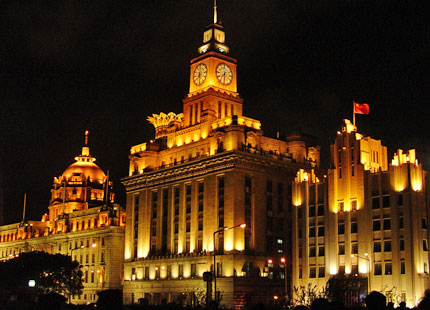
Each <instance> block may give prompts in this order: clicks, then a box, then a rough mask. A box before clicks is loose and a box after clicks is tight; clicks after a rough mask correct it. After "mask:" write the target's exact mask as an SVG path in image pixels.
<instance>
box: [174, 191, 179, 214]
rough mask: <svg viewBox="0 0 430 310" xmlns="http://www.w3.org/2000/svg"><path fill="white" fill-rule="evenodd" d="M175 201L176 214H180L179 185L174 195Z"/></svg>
mask: <svg viewBox="0 0 430 310" xmlns="http://www.w3.org/2000/svg"><path fill="white" fill-rule="evenodd" d="M173 203H174V207H175V215H176V216H177V215H179V187H175V189H174V197H173Z"/></svg>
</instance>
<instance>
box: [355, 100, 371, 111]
mask: <svg viewBox="0 0 430 310" xmlns="http://www.w3.org/2000/svg"><path fill="white" fill-rule="evenodd" d="M354 113H355V114H369V105H368V104H367V103H358V102H355V101H354Z"/></svg>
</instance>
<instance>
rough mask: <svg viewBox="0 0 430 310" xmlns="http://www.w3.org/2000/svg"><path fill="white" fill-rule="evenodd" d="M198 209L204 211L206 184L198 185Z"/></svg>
mask: <svg viewBox="0 0 430 310" xmlns="http://www.w3.org/2000/svg"><path fill="white" fill-rule="evenodd" d="M198 190H199V192H198V207H199V212H202V211H203V200H204V183H203V182H200V183H199V184H198Z"/></svg>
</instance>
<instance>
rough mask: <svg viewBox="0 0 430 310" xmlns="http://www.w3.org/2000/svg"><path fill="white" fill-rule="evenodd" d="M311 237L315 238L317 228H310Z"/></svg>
mask: <svg viewBox="0 0 430 310" xmlns="http://www.w3.org/2000/svg"><path fill="white" fill-rule="evenodd" d="M309 237H315V227H309Z"/></svg>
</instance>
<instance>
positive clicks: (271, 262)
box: [267, 257, 288, 301]
mask: <svg viewBox="0 0 430 310" xmlns="http://www.w3.org/2000/svg"><path fill="white" fill-rule="evenodd" d="M279 261H280V262H281V264H282V265H284V286H285V287H284V290H285V292H284V293H285V301H286V300H287V296H288V288H287V283H288V281H287V259H286V258H285V257H281V258H280V259H279ZM267 263H268V264H273V259H271V258H269V259H268V260H267Z"/></svg>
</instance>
